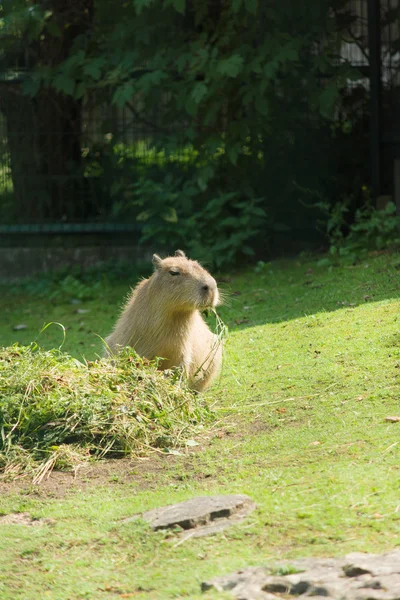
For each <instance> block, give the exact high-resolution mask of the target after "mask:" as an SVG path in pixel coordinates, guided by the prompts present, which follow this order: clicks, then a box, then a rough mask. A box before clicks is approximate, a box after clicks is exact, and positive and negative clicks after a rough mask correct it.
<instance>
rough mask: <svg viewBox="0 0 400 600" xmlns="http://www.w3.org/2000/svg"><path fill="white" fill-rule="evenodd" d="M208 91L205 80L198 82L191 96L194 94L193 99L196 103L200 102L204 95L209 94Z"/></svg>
mask: <svg viewBox="0 0 400 600" xmlns="http://www.w3.org/2000/svg"><path fill="white" fill-rule="evenodd" d="M207 91H208V88H207V86H206V84H205V83H203V82H198V83H196V85H195V86H194V88H193V91H192V93H191V96H192V98H193V100H194V101H195V102H196V104H200V102H201V101H202V100H203V98H204V96H206V95H207Z"/></svg>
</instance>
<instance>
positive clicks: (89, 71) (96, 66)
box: [83, 59, 103, 81]
mask: <svg viewBox="0 0 400 600" xmlns="http://www.w3.org/2000/svg"><path fill="white" fill-rule="evenodd" d="M102 62H103V61H101V60H98V59H95V60H92V61H90V62H88V63H86V65H85V66H84V69H83V72H84V73H85V75H89V77H91V78H92V79H94V80H95V81H98V80H99V79H100V77H101V74H102V72H101V68H100V66H101V64H102Z"/></svg>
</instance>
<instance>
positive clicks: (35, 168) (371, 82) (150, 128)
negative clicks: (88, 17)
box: [0, 0, 400, 233]
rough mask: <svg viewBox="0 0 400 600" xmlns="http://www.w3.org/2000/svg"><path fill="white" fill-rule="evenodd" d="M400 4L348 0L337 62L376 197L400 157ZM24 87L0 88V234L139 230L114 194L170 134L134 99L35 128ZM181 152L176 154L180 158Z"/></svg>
mask: <svg viewBox="0 0 400 600" xmlns="http://www.w3.org/2000/svg"><path fill="white" fill-rule="evenodd" d="M399 2H400V0H349V7H350V9H351V11H352V13H353V15H354V20H353V22H352V23H351V25H349V27H348V29H347V30H346V31H344V32H343V41H342V45H341V50H340V59H341V60H347V61H348V62H349V63H351V64H352V65H353V66H354V67H356V68H357V69H359V71H360V72H361V73H362V75H363V77H362V78H361V79H359V80H357V81H356V82H353V81H349V82H348V86H347V87H348V89H347V93H348V94H349V96H351V98H352V110H353V111H354V110H356V111H358V113H359V115H358V116H359V118H360V122H363V123H364V124H365V127H366V128H367V129H368V135H369V138H368V139H369V144H370V148H371V182H370V183H371V184H372V186H373V190H374V194H375V196H379V195H381V194H392V195H393V194H394V193H395V190H394V188H395V180H396V164H398V163H399V161H398V159H399V158H400V30H399V27H400V26H399V20H398V18H396V15H397V16H398V14H399ZM22 76H23V75H22ZM20 84H21V81H18V80H16V79H15V78H14V79H13V80H12V81H11V82H10V81H3V82H0V97H2V98H3V104H2V108H3V111H2V112H0V233H1V232H5V231H7V232H10V231H19V232H22V231H30V232H36V231H37V232H43V231H48V232H56V231H57V232H77V231H91V232H99V231H107V230H109V231H128V230H129V231H134V230H135V229H136V228H137V225H136V224H135V222H134V221H133V220H132V222H130V221H129V217H127V216H126V215H124V216H123V217H121V215H119V214H118V211H117V210H116V209H115V207H116V206H118V194H122V195H124V194H125V195H126V189H125V190H124V189H121V190H119V191H118V190H117V189H116V187H117V185H116V184H117V182H118V181H119V182H122V183H124V182H125V185H126V188H129V186H130V185H131V184H132V174H133V173H135V169H134V167H135V166H136V167H137V166H138V165H139V168H140V164H147V166H149V165H154V166H156V165H158V166H162V165H163V164H164V165H165V164H166V162H168V160H169V159H170V157H169V156H168V150H167V148H166V147H164V148H163V149H161V150H160V148H159V147H158V148H156V142H157V141H159V140H161V139H165V133H166V132H165V128H164V127H161V126H160V123H159V120H158V116H159V115H157V114H152V110H151V109H150V110H149V109H148V108H147V107H145V106H143V103H142V102H141V100H140V98H135V99H134V100H133V101H132V103H130V104H128V105H127V106H125V107H124V108H123V109H118V108H116V107H115V106H112V105H111V103H110V102H109V101H107V99H104V98H102V99H101V101H100V100H99V98H96V97H95V96H93V97H91V98H89V99H88V100H86V102H85V104H84V106H81V107H80V110H79V111H78V112H79V114H77V113H76V115H75V117H74V114H75V113H74V110H73V107H72V108H71V106H67V110H66V113H68V114H69V115H70V121H69V122H67V123H65V122H62V121H61V120H60V118H59V117H57V116H56V115H54V116H53V117H52V116H51V115H48V114H46V113H42V114H41V116H40V118H39V121H40V119H41V126H40V127H37V126H36V127H35V126H34V120H35V118H36V120H37V114H36V115H35V116H34V115H33V114H32V111H33V110H34V109H33V104H32V102H31V101H30V100H29V99H27V100H26V103H25V105H20V106H19V109H18V110H19V111H20V114H16V107H15V105H14V103H13V102H12V98H11V100H10V93H11V91H12V90H14V92H15V90H17V89H18V86H19V85H20ZM7 96H8V102H7ZM357 98H359V102H358V103H357ZM4 99H5V100H4ZM5 103H6V104H7V109H6V110H5V109H4V106H5ZM35 110H36V111H38V110H40V107H39V108H38V107H36V108H35ZM158 113H159V108H158ZM59 128H61V129H62V131H60V129H59ZM67 132H69V133H67ZM60 134H61V135H60ZM189 151H190V150H189ZM187 152H188V149H187V148H182V155H184V154H185V153H187ZM44 156H46V157H47V158H46V160H44ZM122 187H123V186H122Z"/></svg>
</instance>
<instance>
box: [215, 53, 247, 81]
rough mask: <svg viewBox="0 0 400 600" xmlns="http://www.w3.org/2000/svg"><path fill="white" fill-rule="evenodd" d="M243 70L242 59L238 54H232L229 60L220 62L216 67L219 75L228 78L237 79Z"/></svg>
mask: <svg viewBox="0 0 400 600" xmlns="http://www.w3.org/2000/svg"><path fill="white" fill-rule="evenodd" d="M242 68H243V58H242V57H241V56H239V54H233V55H232V56H230V57H229V58H224V59H223V60H220V61H219V63H218V65H217V71H218V73H220V75H227V76H228V77H237V76H238V75H239V73H240V71H241V70H242Z"/></svg>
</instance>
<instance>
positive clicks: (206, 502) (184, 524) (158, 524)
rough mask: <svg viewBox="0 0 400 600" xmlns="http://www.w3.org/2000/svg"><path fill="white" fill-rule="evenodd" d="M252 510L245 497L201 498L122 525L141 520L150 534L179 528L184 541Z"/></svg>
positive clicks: (126, 520)
mask: <svg viewBox="0 0 400 600" xmlns="http://www.w3.org/2000/svg"><path fill="white" fill-rule="evenodd" d="M255 507H256V505H255V503H254V502H253V501H252V499H251V498H249V497H248V496H245V495H239V494H238V495H229V496H201V497H198V498H191V499H190V500H186V501H185V502H180V503H179V504H172V505H169V506H164V507H162V508H155V509H154V510H149V511H146V512H144V513H142V514H141V515H134V516H133V517H130V518H128V519H125V520H124V522H128V521H132V520H134V519H138V518H142V519H144V520H145V521H147V522H148V523H149V524H150V526H151V527H152V528H153V529H154V530H157V529H172V528H174V527H180V528H181V529H183V530H184V531H185V532H187V535H185V537H199V536H204V535H211V534H213V533H217V532H219V531H222V530H223V529H225V528H226V527H228V526H229V525H232V524H234V523H237V522H239V521H241V520H242V519H243V518H244V517H245V516H246V515H248V514H249V513H250V512H252V511H253V510H254V509H255Z"/></svg>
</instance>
